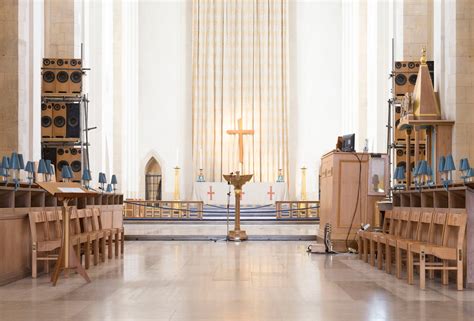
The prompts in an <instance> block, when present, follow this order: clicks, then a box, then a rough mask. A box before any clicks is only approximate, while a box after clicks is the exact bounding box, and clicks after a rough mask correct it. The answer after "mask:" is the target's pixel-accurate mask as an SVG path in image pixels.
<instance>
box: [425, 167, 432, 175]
mask: <svg viewBox="0 0 474 321" xmlns="http://www.w3.org/2000/svg"><path fill="white" fill-rule="evenodd" d="M426 175H428V176H433V169H432V168H431V166H428V171H427V173H426Z"/></svg>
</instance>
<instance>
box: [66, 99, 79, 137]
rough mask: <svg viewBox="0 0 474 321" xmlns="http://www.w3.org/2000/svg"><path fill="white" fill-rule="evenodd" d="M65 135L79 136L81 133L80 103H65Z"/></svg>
mask: <svg viewBox="0 0 474 321" xmlns="http://www.w3.org/2000/svg"><path fill="white" fill-rule="evenodd" d="M66 107H67V110H66V137H67V138H80V135H81V112H80V111H81V105H80V104H79V103H67V104H66Z"/></svg>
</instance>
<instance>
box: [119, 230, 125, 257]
mask: <svg viewBox="0 0 474 321" xmlns="http://www.w3.org/2000/svg"><path fill="white" fill-rule="evenodd" d="M120 236H121V242H120V253H122V255H123V251H124V249H125V230H123V229H122V232H120Z"/></svg>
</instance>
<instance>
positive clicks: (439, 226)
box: [407, 209, 448, 284]
mask: <svg viewBox="0 0 474 321" xmlns="http://www.w3.org/2000/svg"><path fill="white" fill-rule="evenodd" d="M447 213H448V209H435V213H434V214H433V220H432V222H431V225H430V230H429V232H428V234H429V235H428V241H427V242H413V243H409V244H408V250H407V268H408V280H407V281H408V284H413V280H414V269H415V265H418V266H419V265H420V263H419V261H417V262H415V260H414V258H415V255H418V256H420V254H421V250H422V248H424V247H423V245H435V246H436V245H442V244H443V238H444V232H445V229H446V218H447V215H448V214H447Z"/></svg>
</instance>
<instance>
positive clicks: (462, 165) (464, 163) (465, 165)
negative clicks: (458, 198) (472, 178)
mask: <svg viewBox="0 0 474 321" xmlns="http://www.w3.org/2000/svg"><path fill="white" fill-rule="evenodd" d="M470 168H471V166H470V165H469V160H468V159H467V158H463V159H461V161H460V162H459V170H460V171H461V172H462V175H461V178H462V179H463V181H464V184H466V180H467V179H468V178H469V176H467V172H468V171H469V169H470Z"/></svg>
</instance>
